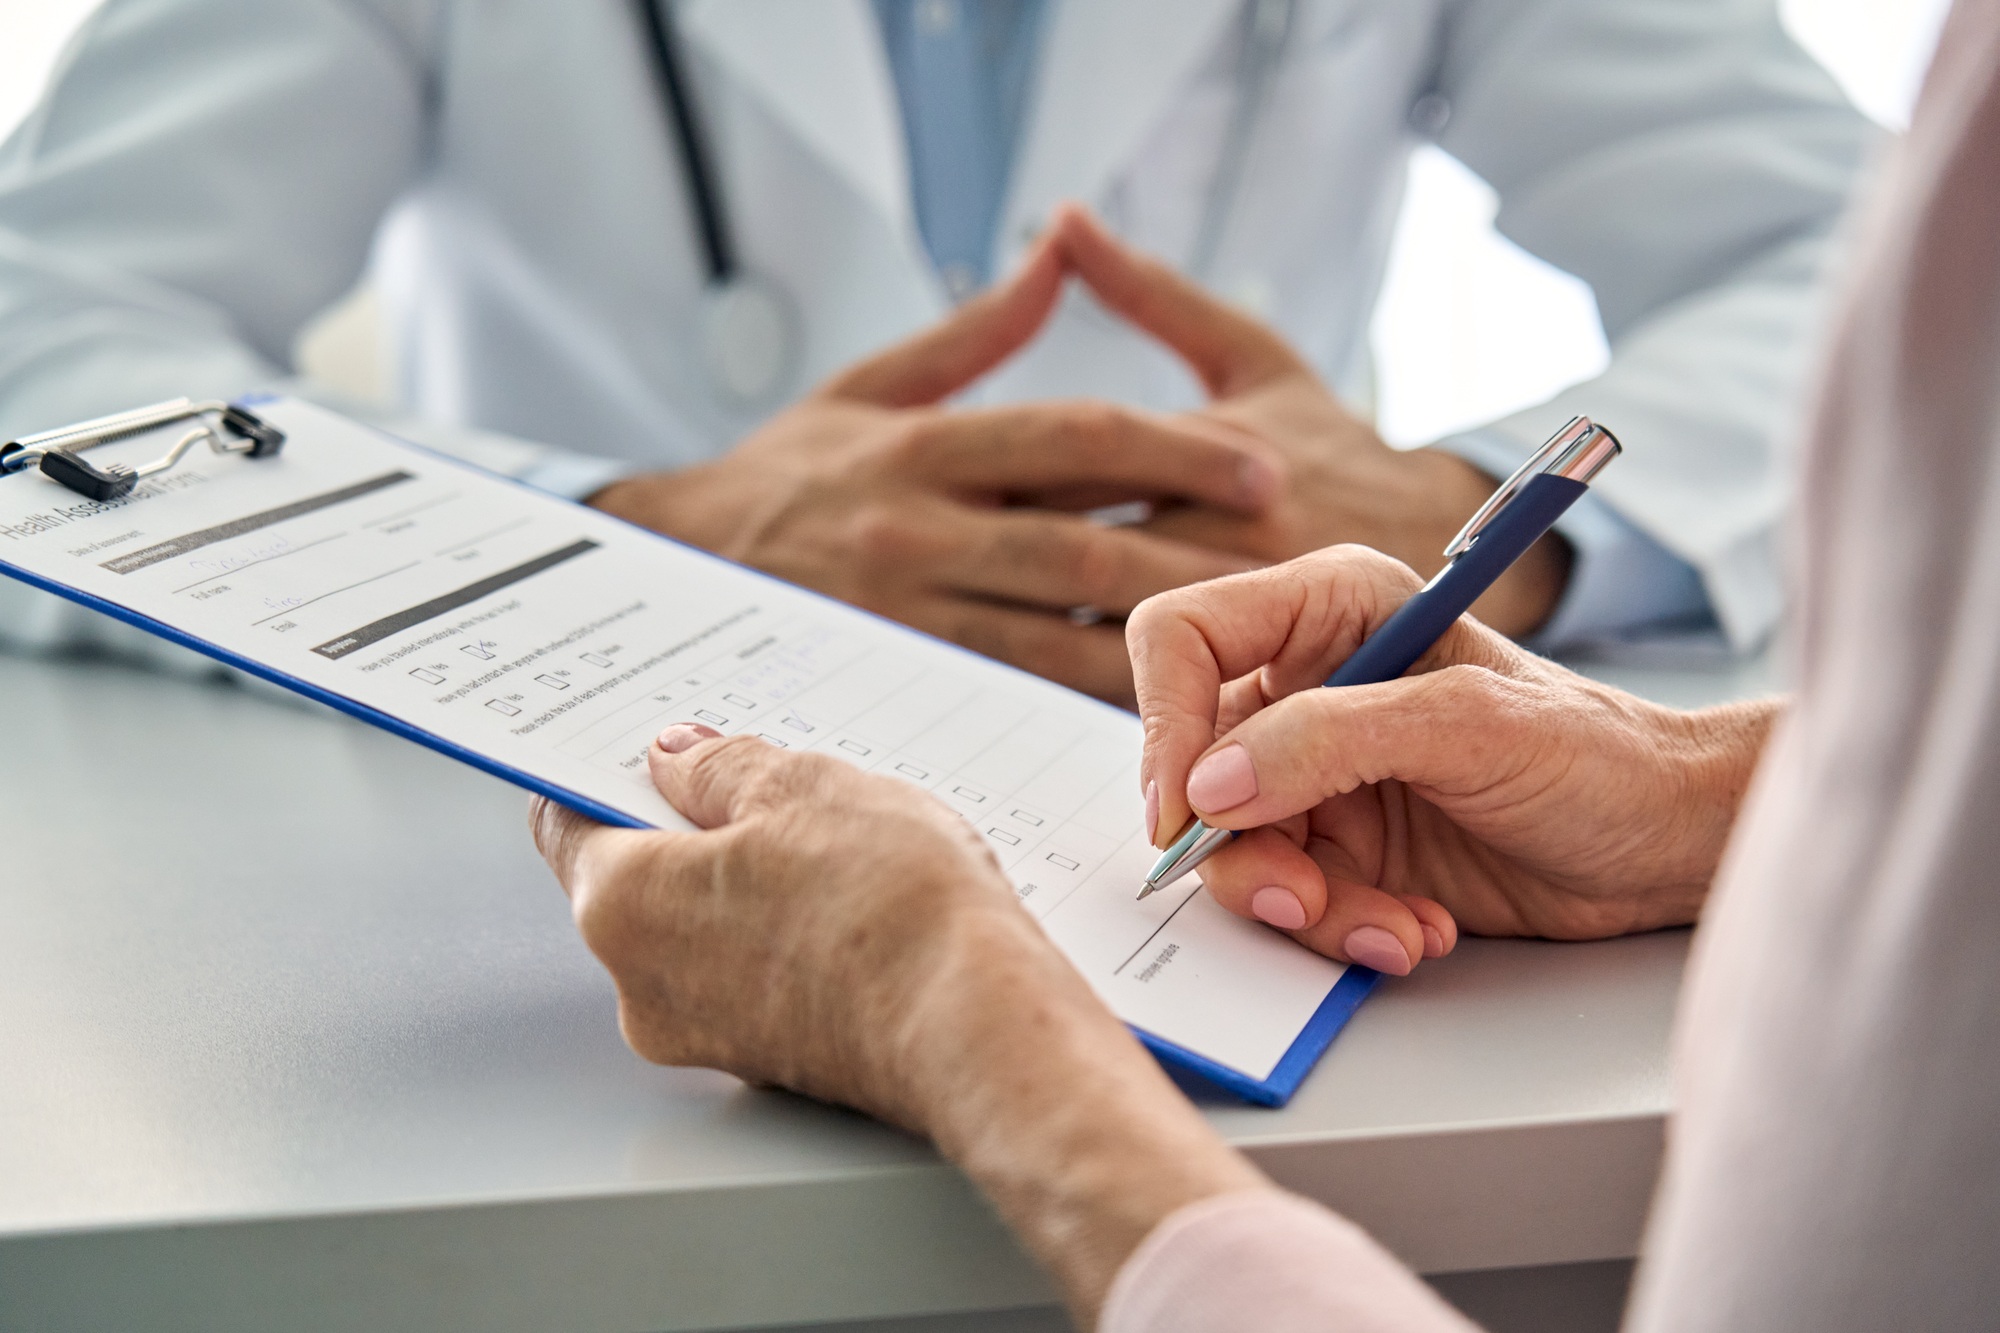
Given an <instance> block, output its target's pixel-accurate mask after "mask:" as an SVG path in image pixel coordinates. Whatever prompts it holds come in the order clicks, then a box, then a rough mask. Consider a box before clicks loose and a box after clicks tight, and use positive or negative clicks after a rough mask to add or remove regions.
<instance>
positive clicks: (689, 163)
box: [635, 0, 801, 408]
mask: <svg viewBox="0 0 2000 1333" xmlns="http://www.w3.org/2000/svg"><path fill="white" fill-rule="evenodd" d="M635 3H636V5H637V7H638V10H639V15H640V19H641V23H642V25H643V26H644V28H645V30H646V35H647V37H648V38H649V39H650V41H651V45H652V48H653V65H654V72H655V73H656V74H657V75H658V76H659V80H660V93H661V97H662V98H663V100H664V101H665V102H666V112H667V127H668V129H669V130H670V131H671V132H672V135H673V139H674V146H675V148H676V150H677V152H678V156H679V157H680V161H681V174H682V176H683V178H684V179H685V181H686V185H687V192H688V199H689V201H690V203H691V205H692V208H693V212H694V231H695V238H696V240H697V241H698V242H699V243H700V245H701V256H702V266H703V268H704V270H705V271H706V274H707V278H708V281H707V284H706V286H705V287H704V289H703V291H702V312H701V317H702V350H703V359H704V361H705V362H706V363H707V364H706V369H707V371H708V377H709V380H710V382H711V383H713V384H714V386H715V388H716V389H717V391H718V392H720V393H721V394H722V396H723V397H725V398H726V399H728V400H729V401H731V402H733V403H735V404H736V405H737V406H739V407H746V408H755V407H769V406H771V405H772V404H773V403H774V402H776V401H777V399H778V398H779V396H780V395H781V394H782V393H783V392H784V390H785V388H786V386H787V385H789V384H790V383H791V381H792V377H793V374H794V372H795V370H796V367H797V364H798V359H799V352H800V341H801V340H800V336H799V313H798V307H797V306H796V305H794V304H793V302H792V300H791V298H790V297H789V296H787V295H786V293H785V290H784V289H783V288H782V287H780V286H778V285H777V284H776V283H775V282H773V281H771V280H770V279H769V278H766V277H764V276H762V275H761V274H758V273H755V272H752V271H750V270H748V269H746V268H744V267H743V264H742V261H741V260H740V259H739V258H738V256H737V254H736V246H735V243H734V241H733V239H732V238H731V236H730V233H729V221H728V218H727V216H726V215H725V214H724V212H723V207H722V194H721V191H720V189H719V188H718V187H717V185H716V179H715V168H714V165H713V163H712V162H711V160H710V158H709V152H708V140H707V138H706V137H705V136H704V135H703V133H702V126H701V121H700V117H699V116H698V115H697V114H696V110H695V104H694V96H693V87H692V85H691V83H690V82H689V79H688V76H687V68H686V66H685V65H684V64H683V62H682V60H681V47H680V33H679V30H678V28H677V26H676V24H675V21H674V0H635Z"/></svg>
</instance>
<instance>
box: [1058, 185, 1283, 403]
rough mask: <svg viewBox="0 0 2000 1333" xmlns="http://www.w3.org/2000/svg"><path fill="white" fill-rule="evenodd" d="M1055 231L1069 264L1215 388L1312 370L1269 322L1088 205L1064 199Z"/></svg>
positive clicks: (1225, 391) (1249, 385)
mask: <svg viewBox="0 0 2000 1333" xmlns="http://www.w3.org/2000/svg"><path fill="white" fill-rule="evenodd" d="M1049 231H1050V233H1051V234H1052V235H1053V236H1054V237H1055V240H1056V244H1057V246H1058V247H1059V248H1060V249H1061V252H1062V257H1063V260H1064V262H1065V263H1066V264H1067V265H1068V266H1069V269H1070V271H1071V272H1073V273H1075V274H1076V275H1077V277H1079V278H1081V279H1083V282H1084V285H1086V286H1087V287H1089V288H1090V290H1091V291H1092V292H1094V293H1096V295H1097V299H1098V300H1100V301H1102V302H1103V303H1104V304H1105V305H1106V306H1107V307H1109V308H1110V309H1111V310H1112V311H1114V312H1116V313H1117V314H1119V315H1121V316H1123V317H1124V318H1125V319H1128V320H1130V321H1131V322H1132V323H1133V324H1136V325H1137V326H1138V327H1140V328H1142V329H1144V330H1145V331H1146V332H1147V333H1150V334H1151V335H1153V337H1155V338H1157V339H1159V340H1160V341H1161V342H1162V343H1164V344H1166V345H1167V346H1168V347H1169V348H1171V349H1173V351H1175V352H1176V353H1178V354H1179V355H1180V357H1181V359H1182V360H1184V361H1186V362H1187V363H1188V367H1189V368H1190V369H1192V370H1193V371H1194V373H1195V374H1196V375H1198V376H1200V377H1201V382H1202V383H1203V384H1204V385H1205V386H1207V388H1208V392H1209V393H1210V395H1211V396H1213V397H1217V398H1224V397H1228V396H1229V395H1231V394H1237V393H1242V392H1244V391H1246V390H1249V389H1254V388H1256V387H1257V386H1258V385H1260V384H1264V383H1266V382H1268V381H1270V380H1274V379H1278V378H1281V377H1283V376H1286V375H1295V374H1310V373H1311V370H1310V369H1309V368H1308V367H1307V365H1306V364H1305V362H1304V361H1301V360H1300V359H1299V356H1298V354H1297V353H1296V352H1294V351H1292V349H1291V347H1290V346H1289V345H1287V343H1286V342H1285V340H1284V339H1283V338H1281V337H1279V336H1278V335H1277V333H1275V332H1273V331H1272V330H1271V328H1270V327H1269V326H1267V325H1265V324H1263V323H1262V322H1260V321H1258V320H1255V319H1252V318H1251V317H1250V316H1248V315H1246V314H1244V313H1243V312H1242V311H1240V310H1238V309H1237V308H1236V307H1234V306H1232V305H1229V304H1227V303H1225V302H1223V301H1219V300H1217V299H1216V298H1215V297H1213V296H1211V295H1210V294H1209V293H1208V292H1206V291H1205V290H1203V289H1202V287H1201V286H1200V285H1199V284H1197V283H1195V282H1194V281H1193V280H1191V279H1189V278H1187V277H1184V276H1182V275H1181V274H1180V273H1177V272H1175V271H1174V270H1173V269H1172V268H1171V267H1169V266H1168V265H1166V264H1164V263H1162V262H1161V261H1159V260H1157V259H1154V258H1153V257H1152V256H1150V255H1144V254H1141V253H1139V252H1138V251H1136V250H1134V249H1132V248H1131V247H1130V246H1128V245H1126V244H1125V243H1124V242H1123V241H1120V240H1119V239H1118V238H1117V237H1115V236H1113V235H1112V234H1111V233H1110V232H1109V231H1106V230H1105V228H1104V224H1103V223H1101V222H1099V221H1098V220H1097V219H1096V218H1095V217H1093V216H1091V214H1090V213H1089V212H1088V211H1087V210H1085V209H1084V208H1082V207H1080V206H1078V205H1076V204H1064V205H1062V206H1061V207H1059V208H1058V209H1057V210H1056V212H1055V215H1054V217H1053V219H1052V220H1051V223H1050V227H1049Z"/></svg>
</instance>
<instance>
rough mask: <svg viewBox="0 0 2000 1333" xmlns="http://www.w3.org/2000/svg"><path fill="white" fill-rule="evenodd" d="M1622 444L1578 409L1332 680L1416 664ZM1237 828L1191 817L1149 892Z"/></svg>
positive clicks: (1153, 875)
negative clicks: (1432, 574)
mask: <svg viewBox="0 0 2000 1333" xmlns="http://www.w3.org/2000/svg"><path fill="white" fill-rule="evenodd" d="M1621 447H1622V446H1620V445H1619V443H1618V440H1617V438H1616V437H1615V436H1613V435H1612V434H1611V432H1610V431H1608V430H1606V429H1604V427H1602V426H1599V425H1595V424H1593V423H1592V422H1591V420H1590V418H1588V417H1576V418H1574V419H1572V420H1571V421H1570V423H1569V424H1568V425H1566V426H1564V427H1563V428H1562V429H1561V430H1559V431H1557V432H1556V433H1555V434H1554V435H1552V436H1550V437H1549V441H1548V443H1546V444H1544V445H1543V446H1542V447H1541V448H1540V449H1537V450H1536V451H1535V454H1534V456H1533V457H1532V458H1530V459H1529V460H1528V461H1527V462H1525V463H1523V464H1521V466H1520V467H1519V468H1518V469H1516V470H1515V472H1514V475H1513V476H1511V477H1509V478H1507V480H1506V481H1504V482H1502V483H1500V489H1499V490H1497V491H1495V492H1493V494H1492V495H1491V496H1490V497H1488V499H1487V501H1486V503H1485V504H1483V505H1481V506H1480V507H1479V512H1478V513H1476V514H1474V515H1473V516H1472V517H1471V519H1470V520H1468V521H1467V522H1466V525H1465V526H1464V527H1463V528H1461V529H1459V532H1458V535H1457V536H1456V537H1454V538H1452V539H1451V545H1449V546H1447V547H1445V548H1444V558H1445V566H1444V568H1443V569H1441V570H1439V571H1438V573H1437V577H1435V578H1433V579H1432V580H1431V581H1430V582H1429V583H1426V584H1425V585H1424V586H1423V588H1422V589H1421V590H1419V591H1418V592H1417V594H1416V595H1415V596H1414V597H1412V598H1410V600H1409V601H1407V602H1405V603H1403V605H1402V606H1401V607H1399V608H1398V609H1397V611H1396V614H1394V615H1392V616H1390V617H1389V619H1388V620H1386V621H1384V622H1383V624H1382V628H1380V629H1378V630H1376V631H1375V632H1374V633H1373V634H1371V635H1369V636H1368V638H1367V640H1366V641H1365V642H1364V643H1362V645H1361V646H1360V647H1359V648H1357V649H1355V650H1354V655H1353V656H1352V657H1350V658H1348V659H1347V660H1346V661H1345V662H1343V663H1342V664H1341V666H1340V669H1339V670H1338V671H1336V672H1334V673H1333V674H1332V675H1331V676H1328V677H1327V679H1326V685H1327V687H1328V688H1334V687H1338V686H1342V685H1374V684H1377V683H1379V682H1381V681H1385V680H1394V679H1395V678H1396V677H1398V676H1400V675H1402V674H1403V673H1404V672H1405V671H1408V670H1409V669H1410V667H1411V666H1412V665H1413V664H1415V662H1416V660H1417V659H1418V658H1419V657H1422V656H1423V655H1424V654H1425V653H1426V652H1428V651H1429V650H1430V647H1431V645H1432V644H1434V643H1436V642H1437V641H1438V639H1440V638H1441V637H1443V635H1444V632H1445V631H1446V630H1447V629H1450V628H1451V625H1452V622H1453V621H1455V620H1457V619H1458V618H1459V617H1460V616H1462V615H1464V614H1465V612H1466V611H1467V610H1468V609H1469V608H1470V607H1471V606H1472V604H1473V603H1474V602H1476V601H1478V600H1479V597H1480V594H1481V593H1483V592H1485V591H1486V590H1487V589H1488V588H1490V587H1492V586H1493V584H1494V581H1495V580H1497V579H1498V578H1499V577H1500V576H1501V575H1502V574H1504V573H1506V572H1507V570H1508V569H1509V568H1510V567H1511V566H1512V565H1513V563H1514V562H1515V561H1516V560H1518V559H1520V558H1521V556H1522V555H1523V553H1525V552H1526V551H1527V549H1528V548H1529V547H1530V546H1533V545H1534V544H1535V543H1536V542H1537V541H1538V540H1540V539H1541V537H1542V535H1543V534H1544V533H1546V532H1547V531H1548V530H1549V529H1550V528H1551V527H1554V526H1555V521H1556V520H1557V519H1559V518H1561V517H1562V516H1563V512H1564V511H1565V510H1567V509H1568V508H1569V507H1570V506H1571V505H1573V504H1575V503H1576V502H1577V500H1578V499H1579V498H1581V496H1582V495H1583V493H1584V491H1585V490H1587V489H1589V486H1590V482H1591V479H1592V478H1594V477H1596V476H1597V474H1598V473H1600V472H1602V471H1603V470H1604V466H1605V464H1607V463H1609V462H1610V461H1611V460H1612V459H1614V458H1616V457H1617V456H1618V454H1619V453H1620V451H1621ZM1235 836H1236V834H1235V833H1234V832H1232V831H1231V830H1229V829H1219V828H1210V827H1209V826H1208V825H1206V824H1204V823H1202V822H1201V821H1200V820H1199V819H1196V820H1192V821H1190V822H1189V824H1188V826H1187V828H1186V829H1185V830H1184V831H1183V832H1182V833H1181V835H1180V836H1179V837H1178V838H1176V839H1174V842H1173V845H1172V846H1171V847H1168V848H1167V850H1166V851H1164V852H1162V853H1161V854H1160V859H1159V861H1158V862H1157V863H1155V865H1154V866H1153V868H1152V870H1151V871H1150V872H1148V874H1147V875H1146V879H1145V883H1144V884H1142V885H1141V886H1140V889H1139V897H1140V898H1141V899H1144V898H1146V897H1148V896H1150V895H1151V894H1154V893H1157V892H1158V891H1159V890H1161V889H1164V888H1166V887H1167V886H1168V885H1169V884H1172V883H1173V882H1174V881H1175V880H1177V879H1179V878H1180V877H1181V876H1183V875H1185V874H1187V873H1188V872H1189V871H1190V870H1193V869H1194V868H1195V867H1196V866H1198V865H1200V864H1201V863H1202V862H1203V861H1206V860H1207V859H1208V858H1209V857H1210V856H1212V855H1213V854H1214V853H1215V852H1216V851H1217V850H1218V849H1220V848H1221V847H1222V846H1223V845H1224V844H1226V843H1227V842H1228V841H1229V840H1230V839H1231V838H1233V837H1235Z"/></svg>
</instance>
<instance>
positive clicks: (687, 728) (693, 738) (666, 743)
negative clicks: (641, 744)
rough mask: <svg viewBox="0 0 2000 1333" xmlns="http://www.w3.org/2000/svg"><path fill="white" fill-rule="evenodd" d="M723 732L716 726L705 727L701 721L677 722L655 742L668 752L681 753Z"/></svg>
mask: <svg viewBox="0 0 2000 1333" xmlns="http://www.w3.org/2000/svg"><path fill="white" fill-rule="evenodd" d="M721 734H722V733H721V732H719V731H717V730H716V729H715V728H714V727H704V726H703V725H701V723H699V722H676V723H674V725H672V726H671V727H668V728H667V729H666V730H665V731H663V732H661V733H660V739H659V740H658V741H656V742H655V744H657V745H658V746H659V747H660V748H661V749H662V750H665V751H666V752H667V753H668V754H679V753H680V752H681V751H682V750H686V749H691V748H692V747H694V746H696V745H699V744H700V743H701V742H703V741H712V740H714V739H715V738H716V737H717V736H720V735H721Z"/></svg>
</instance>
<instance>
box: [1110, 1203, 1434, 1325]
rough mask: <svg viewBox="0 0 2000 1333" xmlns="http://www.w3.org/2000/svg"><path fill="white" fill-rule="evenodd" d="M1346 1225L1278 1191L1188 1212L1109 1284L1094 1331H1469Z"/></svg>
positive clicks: (1161, 1229) (1158, 1232)
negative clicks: (1100, 1316)
mask: <svg viewBox="0 0 2000 1333" xmlns="http://www.w3.org/2000/svg"><path fill="white" fill-rule="evenodd" d="M1472 1328H1473V1325H1471V1324H1470V1323H1468V1322H1467V1321H1466V1319H1465V1317H1464V1316H1462V1315H1460V1314H1459V1313H1458V1312H1457V1311H1456V1310H1453V1309H1452V1308H1451V1307H1450V1306H1449V1305H1446V1304H1445V1303H1444V1301H1443V1300H1441V1299H1439V1297H1438V1295H1437V1293H1435V1292H1433V1291H1432V1290H1431V1289H1430V1288H1429V1287H1427V1286H1425V1285H1424V1284H1423V1282H1422V1281H1420V1280H1419V1279H1418V1278H1417V1276H1416V1275H1415V1274H1414V1273H1412V1272H1410V1270H1409V1269H1407V1268H1405V1267H1403V1266H1402V1265H1401V1264H1400V1263H1398V1262H1396V1260H1395V1259H1394V1258H1392V1257H1391V1256H1390V1254H1389V1252H1388V1251H1387V1250H1384V1249H1383V1248H1382V1247H1381V1246H1380V1245H1377V1244H1376V1243H1375V1242H1374V1241H1373V1240H1371V1239H1369V1237H1368V1235H1367V1234H1366V1233H1365V1232H1363V1231H1362V1230H1361V1229H1360V1228H1359V1227H1357V1226H1355V1225H1354V1224H1353V1223H1351V1222H1349V1221H1347V1220H1345V1219H1344V1218H1340V1217H1336V1216H1335V1215H1334V1214H1332V1213H1330V1212H1328V1211H1327V1210H1326V1209H1324V1208H1322V1207H1320V1206H1319V1205H1318V1204H1315V1203H1309V1202H1307V1201H1306V1200H1304V1199H1301V1198H1298V1197H1297V1196H1296V1195H1291V1194H1281V1193H1279V1192H1278V1191H1276V1190H1253V1191H1246V1192H1245V1193H1241V1194H1225V1195H1222V1196H1220V1197H1218V1198H1213V1199H1204V1200H1203V1201H1201V1202H1200V1203H1192V1204H1189V1205H1188V1206H1187V1207H1185V1208H1182V1209H1181V1210H1180V1211H1178V1212H1176V1213H1174V1214H1173V1215H1172V1216H1170V1217H1168V1218H1167V1220H1166V1221H1164V1222H1162V1223H1160V1225H1159V1226H1157V1227H1155V1228H1154V1229H1153V1233H1152V1234H1151V1235H1150V1236H1148V1237H1146V1239H1145V1241H1144V1242H1143V1243H1142V1244H1141V1245H1140V1246H1139V1248H1138V1249H1137V1250H1135V1251H1133V1253H1132V1257H1131V1258H1130V1259H1127V1260H1126V1261H1125V1266H1124V1267H1123V1268H1121V1269H1119V1270H1118V1276H1117V1278H1116V1280H1114V1281H1113V1282H1112V1284H1111V1295H1110V1297H1109V1298H1108V1299H1107V1300H1106V1301H1105V1304H1104V1313H1103V1316H1102V1318H1101V1319H1100V1321H1099V1323H1098V1333H1241V1331H1242V1330H1245V1329H1256V1330H1258V1333H1328V1331H1329V1330H1338V1333H1390V1331H1391V1330H1394V1331H1395V1333H1470V1330H1471V1329H1472Z"/></svg>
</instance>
